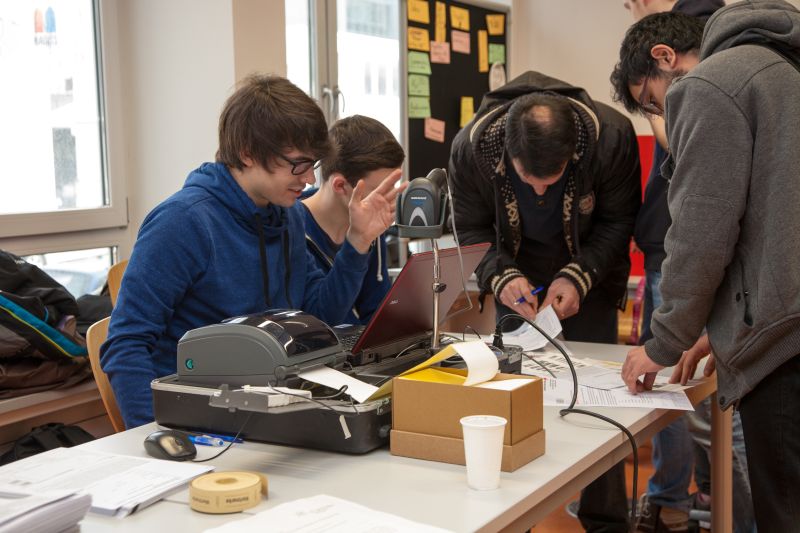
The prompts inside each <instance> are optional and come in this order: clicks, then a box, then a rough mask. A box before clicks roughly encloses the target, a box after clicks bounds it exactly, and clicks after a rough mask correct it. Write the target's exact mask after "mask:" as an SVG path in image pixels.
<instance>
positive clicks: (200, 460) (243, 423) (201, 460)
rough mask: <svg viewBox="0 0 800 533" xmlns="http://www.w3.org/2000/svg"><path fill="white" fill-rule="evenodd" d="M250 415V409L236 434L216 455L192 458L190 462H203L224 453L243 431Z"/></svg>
mask: <svg viewBox="0 0 800 533" xmlns="http://www.w3.org/2000/svg"><path fill="white" fill-rule="evenodd" d="M252 416H253V412H252V411H250V413H248V415H247V418H245V419H244V422H242V426H241V427H240V428H239V431H237V432H236V435H234V436H233V438H232V439H231V441H230V443H228V445H227V446H225V448H224V449H223V450H222V451H221V452H219V453H218V454H217V455H212V456H211V457H209V458H207V459H193V460H192V462H193V463H205V462H206V461H211V460H213V459H216V458H217V457H219V456H220V455H222V454H223V453H225V452H227V451H228V450H230V449H231V446H233V445H234V443H235V442H236V439H238V438H239V435H241V434H242V431H244V428H245V426H246V425H247V423H248V422H250V418H252Z"/></svg>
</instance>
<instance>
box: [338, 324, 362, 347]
mask: <svg viewBox="0 0 800 533" xmlns="http://www.w3.org/2000/svg"><path fill="white" fill-rule="evenodd" d="M364 329H365V327H364V326H347V332H346V333H345V332H339V331H337V332H336V336H337V337H339V344H341V345H342V349H344V350H345V351H348V352H349V351H350V350H352V349H353V346H355V345H356V342H358V339H359V338H360V337H361V334H362V333H364Z"/></svg>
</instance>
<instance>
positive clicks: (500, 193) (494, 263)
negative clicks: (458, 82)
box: [450, 72, 641, 303]
mask: <svg viewBox="0 0 800 533" xmlns="http://www.w3.org/2000/svg"><path fill="white" fill-rule="evenodd" d="M536 91H542V92H548V93H550V94H555V95H561V96H563V97H565V98H569V101H570V103H571V104H572V108H573V110H574V112H575V114H576V117H577V119H578V120H576V128H577V129H578V150H577V155H578V158H577V160H576V161H575V162H574V164H573V165H572V167H573V168H572V171H571V172H568V173H567V176H565V177H564V178H562V179H567V180H568V181H567V184H566V188H565V192H564V200H563V222H564V238H565V241H566V244H567V247H568V249H569V252H570V256H571V260H570V262H569V263H568V264H566V265H564V266H563V268H561V270H560V271H559V272H558V273H557V274H556V277H565V278H567V279H569V280H570V281H571V282H573V283H574V284H575V286H576V288H577V289H578V294H579V295H580V297H581V299H583V298H584V297H585V296H586V294H587V293H588V292H589V291H590V290H592V289H594V288H596V287H601V288H602V289H603V290H604V291H605V292H606V293H607V295H608V296H609V297H610V298H611V299H613V300H617V301H619V302H620V303H622V301H623V299H624V295H625V294H626V284H627V279H628V273H629V270H630V260H629V257H628V246H629V242H630V238H631V233H632V231H633V223H634V220H635V218H636V212H637V210H638V209H639V205H640V203H641V200H640V199H641V179H640V167H639V152H638V148H637V143H636V135H635V133H634V130H633V127H632V126H631V123H630V121H629V120H628V119H627V118H626V117H624V116H623V115H621V114H620V113H618V112H617V111H615V110H613V109H612V108H610V107H609V106H607V105H604V104H601V103H599V102H595V101H593V100H592V99H591V98H589V95H588V94H586V91H584V90H583V89H581V88H579V87H573V86H571V85H569V84H567V83H564V82H562V81H559V80H556V79H553V78H550V77H548V76H545V75H544V74H540V73H538V72H526V73H525V74H523V75H521V76H519V77H518V78H515V79H514V80H512V81H511V82H509V83H508V84H507V85H505V86H504V87H501V88H500V89H498V90H496V91H493V92H491V93H488V94H487V95H486V96H485V97H484V99H483V102H482V103H481V107H480V109H479V110H478V112H477V113H476V115H475V117H474V119H473V120H472V121H471V122H470V123H469V124H467V126H466V127H464V128H463V129H462V130H461V131H460V132H459V133H458V134H457V135H456V137H455V139H454V141H453V146H452V151H451V157H450V174H451V176H452V179H453V184H454V187H453V195H454V204H455V221H456V228H457V230H458V232H459V236H460V239H461V241H462V243H463V244H473V243H478V242H491V243H492V246H491V248H490V249H489V252H488V253H487V254H486V257H484V259H483V261H481V263H480V265H479V266H478V268H477V270H476V273H477V276H478V283H479V286H480V287H481V288H482V290H483V292H484V293H489V292H491V293H493V294H494V295H495V297H499V295H500V292H501V291H502V289H503V287H504V286H505V284H506V283H508V281H510V280H511V279H514V278H516V277H520V276H522V275H523V271H525V270H526V268H525V266H526V265H518V264H517V263H516V257H517V254H518V252H519V246H520V243H521V224H520V217H519V213H518V210H517V200H516V197H515V194H514V190H513V187H512V186H511V185H510V183H509V177H508V175H507V174H506V171H505V163H504V161H505V159H504V157H503V154H504V152H505V150H504V139H505V122H506V118H507V116H508V110H509V107H510V105H511V104H512V103H513V100H514V98H516V97H518V96H521V95H524V94H528V93H531V92H536ZM498 139H499V143H498ZM498 145H499V148H498ZM496 220H497V221H498V223H497V225H496ZM496 227H499V231H498V232H497V233H499V234H500V241H501V242H500V246H499V247H498V245H497V238H496V235H495V234H496V231H495V229H496Z"/></svg>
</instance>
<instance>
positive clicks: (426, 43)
mask: <svg viewBox="0 0 800 533" xmlns="http://www.w3.org/2000/svg"><path fill="white" fill-rule="evenodd" d="M408 48H409V50H420V51H422V52H427V51H428V50H430V49H431V39H430V33H428V30H426V29H423V28H412V27H410V26H409V28H408Z"/></svg>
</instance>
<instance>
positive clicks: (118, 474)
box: [0, 447, 214, 516]
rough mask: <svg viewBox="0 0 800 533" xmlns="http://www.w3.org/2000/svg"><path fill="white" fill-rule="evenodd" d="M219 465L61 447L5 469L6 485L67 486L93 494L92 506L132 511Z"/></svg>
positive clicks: (24, 488) (41, 489)
mask: <svg viewBox="0 0 800 533" xmlns="http://www.w3.org/2000/svg"><path fill="white" fill-rule="evenodd" d="M213 468H214V467H213V466H209V465H197V464H187V463H174V462H171V461H162V460H158V459H145V458H142V457H128V456H125V455H113V454H109V453H101V452H92V451H87V450H84V449H82V448H79V447H76V448H56V449H55V450H50V451H47V452H44V453H40V454H38V455H34V456H33V457H28V458H26V459H21V460H19V461H15V462H13V463H11V464H8V465H5V466H3V467H2V468H0V480H2V483H3V485H4V486H7V487H13V489H14V490H17V491H20V492H28V493H35V494H42V493H45V492H49V491H67V492H69V493H76V492H79V493H83V494H89V495H90V496H91V502H92V506H91V511H92V512H95V513H99V514H106V515H116V516H126V515H128V514H130V513H132V512H134V511H135V510H136V509H139V508H142V507H146V506H147V505H150V504H151V503H154V502H156V501H158V500H160V499H161V498H163V497H164V496H166V495H168V494H170V493H171V492H173V491H175V490H177V489H179V488H181V487H183V486H184V485H185V484H187V483H188V482H189V481H191V480H192V479H193V478H194V477H196V476H199V475H200V474H204V473H206V472H208V471H210V470H213Z"/></svg>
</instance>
